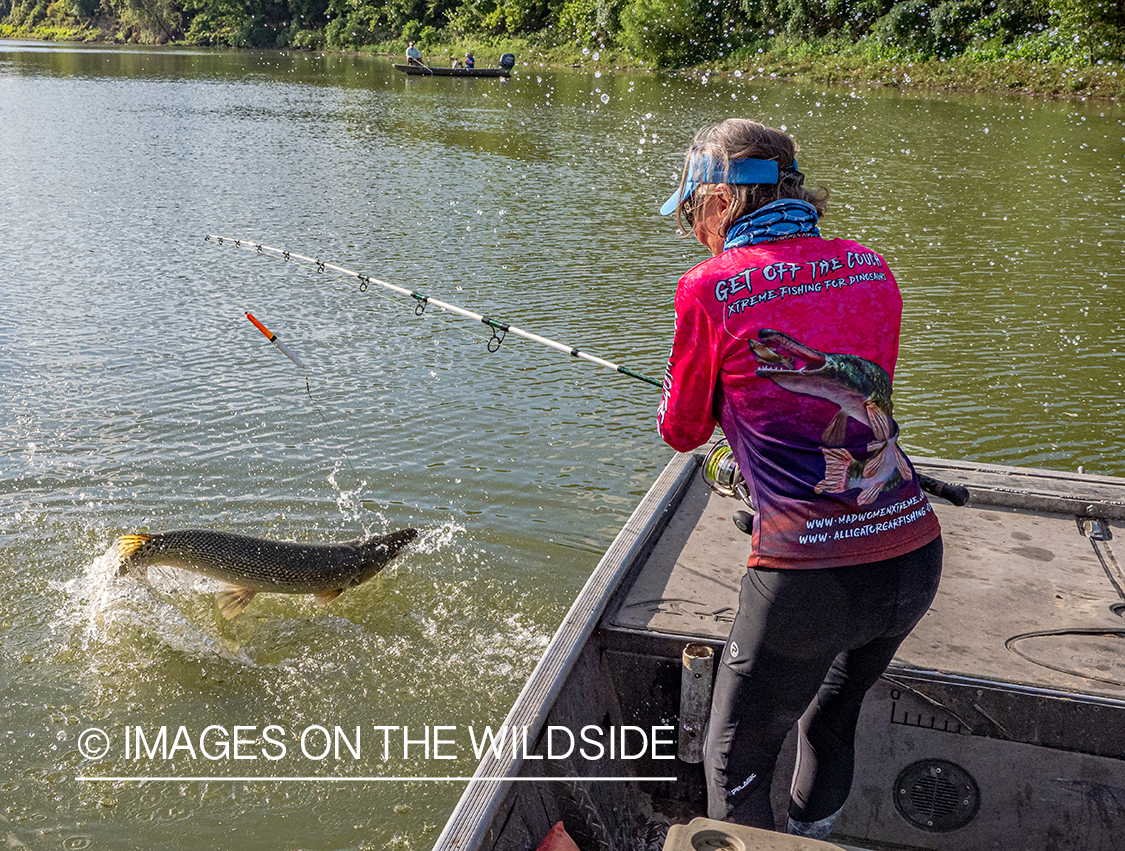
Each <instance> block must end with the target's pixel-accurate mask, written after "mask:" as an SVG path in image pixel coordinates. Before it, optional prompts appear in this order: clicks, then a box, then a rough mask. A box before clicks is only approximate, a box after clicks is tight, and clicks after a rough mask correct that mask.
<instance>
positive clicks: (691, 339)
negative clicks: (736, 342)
mask: <svg viewBox="0 0 1125 851" xmlns="http://www.w3.org/2000/svg"><path fill="white" fill-rule="evenodd" d="M721 366H722V356H721V352H720V350H719V335H718V334H717V333H716V330H715V326H714V323H713V322H712V320H711V317H710V316H708V315H707V313H706V311H704V309H703V307H702V305H700V303H699V300H698V299H697V298H696V297H695V295H694V294H693V293H692V292H691V291H690V290H689V289H688V288H687V287H685V286H683V285H682V284H681V286H680V287H679V288H678V289H677V290H676V330H675V334H674V336H673V339H672V354H671V355H670V356H669V358H668V368H667V370H665V373H664V391H663V398H662V399H661V401H660V408H659V410H658V411H657V426H658V428H659V431H660V436H661V437H662V438H663V439H664V442H665V443H667V444H668V445H669V446H671V447H672V448H673V449H675V450H677V451H678V452H689V451H691V450H692V449H695V448H696V447H697V446H701V445H702V444H704V443H706V442H707V441H708V440H709V439H710V437H711V435H712V434H713V433H714V431H715V425H716V423H715V416H714V407H713V406H714V398H715V387H716V386H717V382H718V380H719V369H720V367H721Z"/></svg>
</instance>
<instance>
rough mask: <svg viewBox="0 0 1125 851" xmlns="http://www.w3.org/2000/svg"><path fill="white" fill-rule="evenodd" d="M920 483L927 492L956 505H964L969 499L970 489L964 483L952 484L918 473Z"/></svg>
mask: <svg viewBox="0 0 1125 851" xmlns="http://www.w3.org/2000/svg"><path fill="white" fill-rule="evenodd" d="M918 484H919V485H920V486H921V488H922V490H924V491H925V492H926V493H931V494H933V495H934V496H937V497H941V498H942V499H944V500H946V501H947V502H951V503H953V504H954V505H964V504H965V503H967V502H968V501H969V489H968V488H967V487H965V486H964V485H951V484H950V483H949V482H943V481H941V480H940V479H935V478H932V477H931V476H923V475H922V474H921V473H919V474H918Z"/></svg>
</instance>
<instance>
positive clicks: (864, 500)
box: [859, 479, 886, 505]
mask: <svg viewBox="0 0 1125 851" xmlns="http://www.w3.org/2000/svg"><path fill="white" fill-rule="evenodd" d="M885 484H886V481H884V480H883V479H876V480H875V481H874V482H872V483H871V484H869V485H868V486H867V487H866V488H864V489H863V490H862V491H861V492H860V494H859V504H860V505H868V504H870V503H872V502H874V501H875V499H876V498H877V497H878V496H879V494H880V493H882V492H883V485H885Z"/></svg>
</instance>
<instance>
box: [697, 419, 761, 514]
mask: <svg viewBox="0 0 1125 851" xmlns="http://www.w3.org/2000/svg"><path fill="white" fill-rule="evenodd" d="M700 473H701V474H702V476H703V481H705V482H706V483H707V487H709V488H711V490H713V491H714V492H715V493H717V494H718V495H719V496H731V497H735V498H736V499H741V500H742V501H743V502H744V503H746V505H747V506H748V507H749V508H750V510H749V511H736V512H734V514H733V515H732V517H731V519H732V520H733V521H734V525H735V526H737V527H738V529H739V530H740V531H742V532H745V533H746V534H747V535H750V534H752V533H753V526H754V500H753V498H752V497H751V496H750V486H749V485H747V484H746V479H745V478H743V476H742V471H741V470H740V469H738V462H737V461H736V460H735V459H734V451H733V450H732V449H731V448H730V444H729V443H727V441H726V438H723V439H722V440H720V441H719V442H718V443H716V444H715V445H714V446H712V447H711V451H709V452H708V453H707V457H706V458H704V459H703V467H702V468H701V469H700Z"/></svg>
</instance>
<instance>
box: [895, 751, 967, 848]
mask: <svg viewBox="0 0 1125 851" xmlns="http://www.w3.org/2000/svg"><path fill="white" fill-rule="evenodd" d="M894 799H895V806H896V807H897V808H898V811H899V812H900V813H901V814H902V816H903V818H905V819H906V820H907V821H909V822H910V823H911V824H913V825H914V826H915V827H919V828H921V829H922V830H926V831H930V832H931V833H942V832H945V831H949V830H957V829H958V828H960V827H964V826H965V825H966V824H968V823H969V822H970V821H972V819H973V816H975V815H976V814H977V809H978V808H979V806H980V793H979V791H978V789H977V784H976V781H974V780H973V778H972V776H971V775H970V774H969V772H967V771H965V769H963V768H961V767H960V766H959V765H955V764H954V763H952V762H948V761H946V760H943V759H924V760H921V761H919V762H915V763H912V764H911V765H908V766H907V767H906V768H905V769H903V771H902V773H901V774H899V776H898V779H897V780H896V781H895V795H894Z"/></svg>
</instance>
